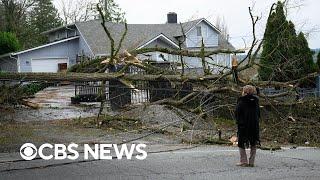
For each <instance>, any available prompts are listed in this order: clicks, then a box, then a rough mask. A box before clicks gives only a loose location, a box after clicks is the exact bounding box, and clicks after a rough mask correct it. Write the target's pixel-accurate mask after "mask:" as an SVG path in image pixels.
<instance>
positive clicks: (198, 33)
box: [197, 26, 202, 36]
mask: <svg viewBox="0 0 320 180" xmlns="http://www.w3.org/2000/svg"><path fill="white" fill-rule="evenodd" d="M197 36H202V30H201V26H197Z"/></svg>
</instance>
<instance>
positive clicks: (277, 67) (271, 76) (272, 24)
mask: <svg viewBox="0 0 320 180" xmlns="http://www.w3.org/2000/svg"><path fill="white" fill-rule="evenodd" d="M260 64H261V67H260V69H259V75H260V78H261V79H262V80H275V81H290V80H294V79H298V78H301V77H303V76H305V75H306V74H308V73H310V72H314V71H315V70H316V67H315V64H314V62H313V61H312V51H311V50H310V48H309V45H308V41H307V40H306V38H305V36H304V34H303V33H299V35H297V33H296V30H295V26H294V24H293V23H292V22H291V21H288V20H287V19H286V16H285V12H284V4H283V3H282V2H280V1H279V2H278V3H277V7H276V9H275V10H274V11H273V12H272V14H271V15H270V17H269V18H268V22H267V25H266V30H265V34H264V43H263V51H262V54H261V61H260Z"/></svg>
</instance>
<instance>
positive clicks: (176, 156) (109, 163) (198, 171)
mask: <svg viewBox="0 0 320 180" xmlns="http://www.w3.org/2000/svg"><path fill="white" fill-rule="evenodd" d="M180 148H181V147H180V146H175V147H172V146H164V145H159V146H155V147H149V150H148V151H149V152H153V153H149V154H148V157H147V159H146V160H143V161H139V160H101V161H92V162H79V161H76V162H71V163H67V164H62V163H65V162H61V161H59V162H57V161H55V162H48V161H47V162H44V161H42V160H36V161H32V162H20V163H0V179H299V180H300V179H315V180H318V179H320V149H315V148H298V149H285V150H281V151H277V152H270V151H261V150H259V151H258V154H257V162H256V167H254V168H241V167H237V166H235V164H236V162H237V159H238V152H237V149H236V148H233V147H220V146H200V147H194V148H190V149H180ZM182 148H185V146H182ZM174 149H176V150H174ZM179 149H180V150H179ZM166 150H170V151H169V152H166ZM172 150H174V151H172ZM159 151H160V152H159ZM0 162H1V161H0ZM2 162H3V158H2ZM48 164H49V166H47V167H46V166H44V167H42V168H34V167H38V166H41V165H48ZM50 164H51V165H52V164H55V165H54V166H50ZM23 168H31V169H29V170H23ZM33 168H34V169H33ZM10 169H11V170H10ZM12 169H20V170H13V171H12Z"/></svg>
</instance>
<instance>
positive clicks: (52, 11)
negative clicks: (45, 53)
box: [30, 0, 62, 45]
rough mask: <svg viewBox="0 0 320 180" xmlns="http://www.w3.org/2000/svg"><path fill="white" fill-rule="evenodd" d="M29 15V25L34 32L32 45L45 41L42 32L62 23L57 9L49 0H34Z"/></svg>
mask: <svg viewBox="0 0 320 180" xmlns="http://www.w3.org/2000/svg"><path fill="white" fill-rule="evenodd" d="M30 16H31V17H30V18H31V19H30V25H31V26H32V27H33V30H34V33H35V43H34V45H36V44H42V43H45V42H46V37H45V36H43V35H41V33H42V32H44V31H47V30H50V29H53V28H56V27H59V26H61V25H62V21H61V19H60V18H59V15H58V11H57V9H56V8H55V7H54V5H53V4H52V2H51V0H36V3H35V7H34V8H33V10H32V12H31V15H30Z"/></svg>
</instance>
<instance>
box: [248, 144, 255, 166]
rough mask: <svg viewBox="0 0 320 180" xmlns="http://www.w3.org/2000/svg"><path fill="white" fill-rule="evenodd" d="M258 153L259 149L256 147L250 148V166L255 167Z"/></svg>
mask: <svg viewBox="0 0 320 180" xmlns="http://www.w3.org/2000/svg"><path fill="white" fill-rule="evenodd" d="M256 152H257V147H256V146H251V147H250V158H249V165H250V166H254V161H255V158H256Z"/></svg>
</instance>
